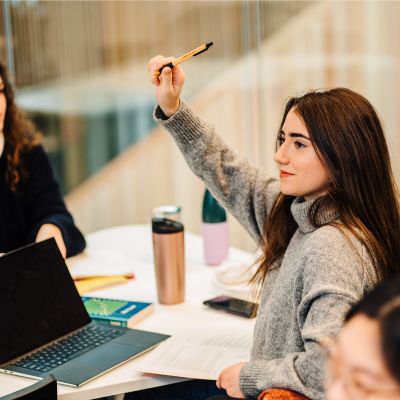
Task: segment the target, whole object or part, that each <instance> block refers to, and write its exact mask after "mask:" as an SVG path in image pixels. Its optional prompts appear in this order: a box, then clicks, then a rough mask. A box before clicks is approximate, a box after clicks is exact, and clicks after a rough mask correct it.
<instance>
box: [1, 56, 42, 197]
mask: <svg viewBox="0 0 400 400" xmlns="http://www.w3.org/2000/svg"><path fill="white" fill-rule="evenodd" d="M0 77H1V79H2V89H1V91H2V92H3V93H4V95H5V97H6V107H7V108H6V114H5V117H4V126H3V134H4V154H5V157H6V160H7V169H6V180H7V183H8V185H9V186H10V188H11V190H12V191H14V192H15V191H16V190H17V185H18V183H19V182H20V181H21V178H22V176H25V175H26V174H27V173H28V171H26V170H25V169H24V167H23V165H22V155H23V154H24V152H26V151H29V150H30V149H31V148H32V147H33V146H35V145H37V144H39V143H40V135H39V134H38V133H37V131H36V129H35V127H34V125H33V124H32V122H31V121H30V120H28V119H27V118H26V117H25V116H24V114H23V113H22V111H21V110H20V109H19V108H18V107H17V105H16V104H15V100H14V97H15V96H14V91H13V88H12V85H11V82H10V81H9V79H8V76H7V71H6V68H5V66H4V65H3V64H2V63H0ZM0 87H1V85H0Z"/></svg>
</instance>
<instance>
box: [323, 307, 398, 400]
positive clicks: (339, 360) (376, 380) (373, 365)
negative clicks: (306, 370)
mask: <svg viewBox="0 0 400 400" xmlns="http://www.w3.org/2000/svg"><path fill="white" fill-rule="evenodd" d="M369 399H370V400H375V399H376V400H380V399H382V400H395V399H397V400H398V399H400V384H399V383H397V382H396V380H395V379H394V378H393V377H392V375H391V374H390V373H389V371H388V369H387V367H386V365H385V361H384V358H383V354H382V350H381V334H380V329H379V324H378V322H377V321H376V320H373V319H370V318H368V317H367V316H365V315H362V314H358V315H356V316H354V317H353V318H352V319H350V321H349V322H347V323H346V324H345V325H344V327H343V329H342V331H341V332H340V334H339V336H338V338H337V344H336V347H335V350H334V351H333V353H332V355H331V358H330V360H329V362H328V379H327V400H369Z"/></svg>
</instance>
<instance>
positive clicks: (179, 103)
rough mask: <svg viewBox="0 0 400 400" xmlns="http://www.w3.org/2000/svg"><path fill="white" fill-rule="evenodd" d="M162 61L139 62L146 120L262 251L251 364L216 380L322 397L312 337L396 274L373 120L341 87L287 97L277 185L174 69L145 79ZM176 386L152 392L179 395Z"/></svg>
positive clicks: (334, 329) (394, 205)
mask: <svg viewBox="0 0 400 400" xmlns="http://www.w3.org/2000/svg"><path fill="white" fill-rule="evenodd" d="M169 61H171V59H168V58H165V57H162V56H157V57H155V58H153V59H152V60H151V61H150V62H149V70H150V72H151V81H152V83H153V84H154V85H155V86H156V95H157V101H158V104H159V106H158V107H157V108H156V110H155V118H156V119H157V120H158V121H159V123H160V124H161V125H162V126H163V127H164V128H166V129H167V130H168V131H169V132H170V133H171V135H172V136H173V138H174V139H175V141H176V142H177V144H178V146H179V148H180V150H181V151H182V153H183V155H184V156H185V158H186V160H187V162H188V164H189V166H190V167H191V168H192V170H193V171H194V172H195V173H196V174H197V175H198V176H199V177H200V178H201V179H202V180H203V181H204V182H205V183H206V185H207V187H208V188H209V189H210V191H211V192H212V193H213V194H214V195H215V196H216V197H217V198H218V199H219V200H220V201H221V203H222V204H223V205H224V206H225V207H226V208H227V209H228V210H229V211H230V212H231V213H232V214H233V215H234V216H235V217H236V218H237V219H238V220H239V222H240V223H241V224H242V225H243V226H244V227H245V228H246V229H247V230H248V231H249V233H250V234H251V235H252V237H253V238H254V239H255V240H256V242H257V243H258V245H259V246H260V248H261V249H262V251H263V253H262V257H261V259H260V260H259V268H258V270H257V273H256V275H255V276H254V278H253V281H254V282H259V283H262V290H261V294H260V307H259V312H258V316H257V322H256V326H255V331H254V338H253V348H252V352H251V359H250V361H248V362H243V363H239V364H235V365H233V366H231V367H228V368H226V369H225V370H223V371H222V372H221V374H220V376H219V378H218V380H217V386H218V387H219V388H222V389H225V390H226V392H227V394H228V395H230V396H232V397H239V398H243V397H246V398H256V397H257V396H258V395H259V394H260V393H261V392H262V391H263V390H264V389H268V388H286V389H290V390H293V391H295V392H298V393H301V394H303V395H304V396H306V397H309V398H311V399H314V400H322V399H323V398H324V397H325V393H324V372H323V371H324V356H323V352H322V350H321V348H320V343H321V342H322V341H323V340H326V338H334V337H335V336H336V335H337V333H338V332H339V330H340V327H341V325H342V322H343V318H344V316H345V315H346V313H347V311H348V310H349V309H350V308H351V306H352V305H353V304H354V303H356V302H357V301H358V300H359V299H360V298H361V297H362V296H363V295H364V293H365V292H366V291H368V290H369V289H371V288H372V287H373V286H374V285H375V284H376V283H377V282H378V281H379V280H380V279H382V278H385V277H390V276H394V275H396V274H397V273H398V272H399V243H400V217H399V205H398V201H397V197H396V189H395V184H394V181H393V175H392V169H391V165H390V160H389V155H388V149H387V146H386V142H385V138H384V133H383V130H382V126H381V124H380V121H379V118H378V116H377V114H376V112H375V110H374V108H373V107H372V106H371V104H370V103H369V102H368V101H367V100H366V99H365V98H364V97H362V96H360V95H359V94H357V93H354V92H353V91H351V90H348V89H333V90H329V91H325V92H309V93H307V94H305V95H303V96H300V97H295V98H292V99H290V100H289V101H288V103H287V105H286V108H285V111H284V114H283V118H282V122H281V125H280V127H279V131H278V146H277V150H276V153H275V156H274V160H275V162H276V164H277V167H278V169H279V177H280V179H279V181H277V180H276V179H274V178H272V177H269V176H267V175H266V174H265V173H264V172H263V171H262V170H261V169H259V168H256V167H254V166H253V165H251V164H250V163H248V162H247V161H246V160H244V159H243V158H241V157H240V156H238V155H237V154H236V153H235V152H233V151H232V150H230V149H229V148H228V147H227V146H226V145H225V144H224V143H223V141H222V140H221V139H220V138H219V136H217V135H216V133H215V132H214V128H213V127H212V126H211V125H210V124H208V123H205V122H203V121H202V120H201V119H200V117H199V116H198V115H197V114H196V113H195V112H194V111H193V110H192V109H191V108H190V106H189V105H188V104H187V103H186V102H185V101H183V100H182V99H180V92H181V89H182V87H183V84H184V80H185V77H184V74H183V71H182V69H181V68H180V67H179V66H176V67H174V68H173V69H172V70H171V69H170V68H164V69H163V71H162V74H161V76H159V75H157V71H158V69H159V68H160V67H161V66H162V65H164V64H166V63H168V62H169ZM171 390H172V389H171ZM178 390H179V388H178V386H177V387H176V393H175V395H172V396H170V397H168V396H164V397H163V396H162V395H160V396H158V395H157V398H158V399H167V398H175V399H178V398H186V397H184V396H182V397H179V395H178V394H177V393H178ZM216 394H218V393H216ZM194 398H195V397H194ZM198 398H201V397H200V396H199V397H198Z"/></svg>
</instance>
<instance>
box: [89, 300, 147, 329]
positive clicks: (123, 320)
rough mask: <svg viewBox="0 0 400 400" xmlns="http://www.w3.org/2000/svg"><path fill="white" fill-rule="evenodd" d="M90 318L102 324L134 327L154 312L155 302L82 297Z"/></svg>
mask: <svg viewBox="0 0 400 400" xmlns="http://www.w3.org/2000/svg"><path fill="white" fill-rule="evenodd" d="M82 301H83V304H84V305H85V308H86V311H87V312H88V314H89V316H90V318H91V319H92V320H93V321H96V322H98V323H101V324H106V325H114V326H125V327H129V328H132V327H133V326H134V325H135V324H136V323H138V322H139V321H140V320H142V319H143V318H144V317H146V316H147V315H149V314H151V313H152V312H153V309H154V307H153V304H152V303H145V302H140V301H130V300H118V299H105V298H100V297H86V296H85V297H82Z"/></svg>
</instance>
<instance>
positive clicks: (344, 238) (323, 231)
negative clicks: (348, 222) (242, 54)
mask: <svg viewBox="0 0 400 400" xmlns="http://www.w3.org/2000/svg"><path fill="white" fill-rule="evenodd" d="M306 242H307V245H309V246H311V247H312V248H314V249H316V250H317V251H326V252H337V251H338V250H340V249H342V250H343V249H350V248H353V247H355V248H356V249H357V250H361V249H362V248H363V245H362V243H361V242H360V241H359V240H358V239H357V238H356V236H355V235H354V234H353V233H352V232H350V230H348V229H346V227H345V226H343V225H341V224H336V225H330V224H327V225H324V226H321V227H319V228H317V229H315V230H314V231H313V232H311V233H310V234H309V235H308V237H307V240H306Z"/></svg>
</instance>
